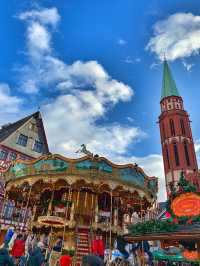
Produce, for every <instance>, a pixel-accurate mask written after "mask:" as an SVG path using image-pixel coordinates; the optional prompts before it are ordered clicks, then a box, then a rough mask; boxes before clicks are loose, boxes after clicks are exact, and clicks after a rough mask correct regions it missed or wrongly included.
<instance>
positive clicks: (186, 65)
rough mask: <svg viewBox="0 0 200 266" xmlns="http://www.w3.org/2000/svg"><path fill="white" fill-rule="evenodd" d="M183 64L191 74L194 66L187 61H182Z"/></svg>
mask: <svg viewBox="0 0 200 266" xmlns="http://www.w3.org/2000/svg"><path fill="white" fill-rule="evenodd" d="M182 64H183V66H184V68H185V69H186V70H187V71H188V72H191V69H192V68H193V66H194V64H189V63H187V62H186V61H185V60H183V61H182Z"/></svg>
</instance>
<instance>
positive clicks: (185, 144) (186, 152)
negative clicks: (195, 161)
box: [183, 141, 190, 166]
mask: <svg viewBox="0 0 200 266" xmlns="http://www.w3.org/2000/svg"><path fill="white" fill-rule="evenodd" d="M183 145H184V152H185V160H186V163H187V166H190V157H189V153H188V146H187V142H186V141H184V144H183Z"/></svg>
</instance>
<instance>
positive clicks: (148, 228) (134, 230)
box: [128, 219, 178, 235]
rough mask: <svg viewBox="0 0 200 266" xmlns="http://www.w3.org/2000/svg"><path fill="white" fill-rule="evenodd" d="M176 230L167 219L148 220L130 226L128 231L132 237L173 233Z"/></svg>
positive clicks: (175, 225) (175, 226) (174, 225)
mask: <svg viewBox="0 0 200 266" xmlns="http://www.w3.org/2000/svg"><path fill="white" fill-rule="evenodd" d="M177 228H178V226H177V224H175V223H173V222H172V221H171V220H170V219H168V220H166V221H159V220H149V221H146V222H143V223H137V224H132V225H130V226H129V228H128V230H129V232H130V233H131V234H133V235H143V234H153V233H166V232H173V231H176V230H177Z"/></svg>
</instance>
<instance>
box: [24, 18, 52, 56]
mask: <svg viewBox="0 0 200 266" xmlns="http://www.w3.org/2000/svg"><path fill="white" fill-rule="evenodd" d="M27 39H28V48H29V53H30V55H31V56H32V57H33V56H34V57H36V56H38V53H39V56H40V53H43V52H50V34H49V33H48V31H47V29H46V28H45V27H43V26H42V25H41V24H39V23H37V22H34V23H31V24H30V25H29V27H28V33H27Z"/></svg>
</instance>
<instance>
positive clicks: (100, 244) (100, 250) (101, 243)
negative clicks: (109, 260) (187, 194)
mask: <svg viewBox="0 0 200 266" xmlns="http://www.w3.org/2000/svg"><path fill="white" fill-rule="evenodd" d="M104 251H105V245H104V241H103V237H102V236H101V235H100V236H99V239H98V244H97V253H98V255H99V257H101V258H102V259H103V258H104Z"/></svg>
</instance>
